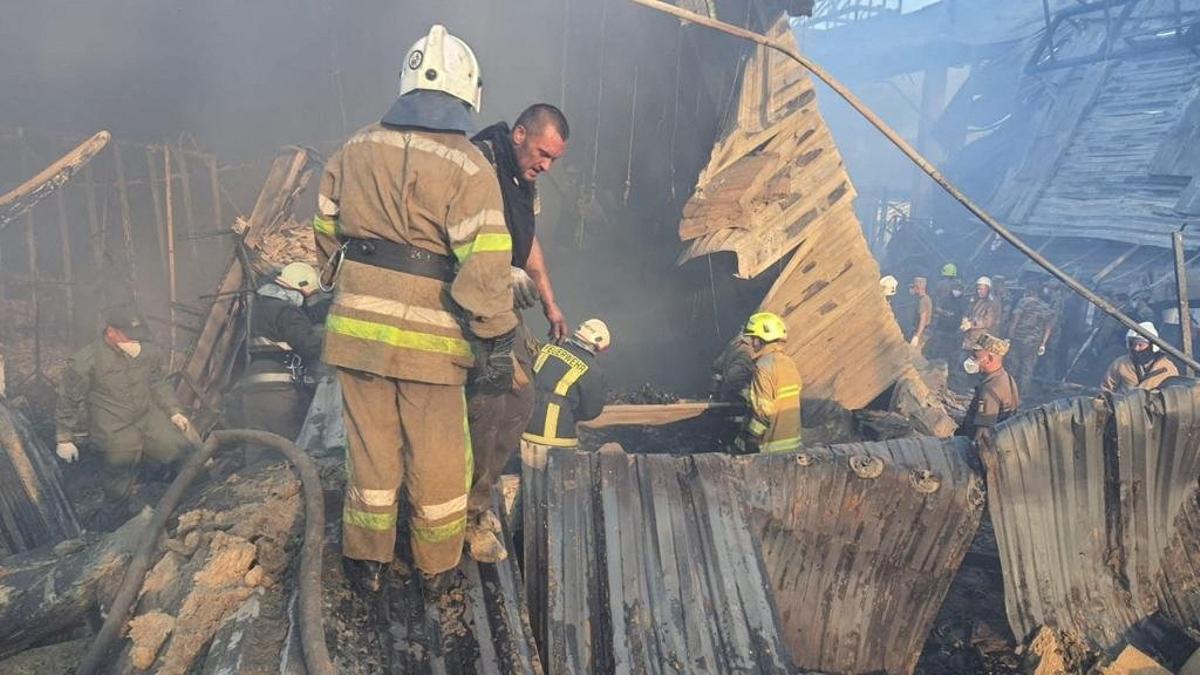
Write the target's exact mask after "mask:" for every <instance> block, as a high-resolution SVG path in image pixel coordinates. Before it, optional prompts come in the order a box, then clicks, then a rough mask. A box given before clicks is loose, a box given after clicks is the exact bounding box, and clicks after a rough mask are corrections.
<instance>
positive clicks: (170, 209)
mask: <svg viewBox="0 0 1200 675" xmlns="http://www.w3.org/2000/svg"><path fill="white" fill-rule="evenodd" d="M163 177H164V178H165V179H166V187H165V192H166V201H165V206H166V213H167V294H168V295H167V297H168V298H169V302H170V303H171V304H170V306H169V312H170V316H171V352H170V354H171V355H170V357H169V360H168V366H167V372H168V373H170V372H174V371H175V345H176V344H178V343H177V342H176V331H175V301H176V297H175V207H174V205H173V203H172V201H171V145H170V144H169V143H166V144H163ZM151 187H152V188H153V187H154V186H153V185H151Z"/></svg>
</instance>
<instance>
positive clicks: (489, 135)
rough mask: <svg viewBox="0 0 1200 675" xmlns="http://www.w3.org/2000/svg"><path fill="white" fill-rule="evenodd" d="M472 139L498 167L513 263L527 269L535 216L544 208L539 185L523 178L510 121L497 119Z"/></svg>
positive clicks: (496, 167)
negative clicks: (515, 153) (538, 188)
mask: <svg viewBox="0 0 1200 675" xmlns="http://www.w3.org/2000/svg"><path fill="white" fill-rule="evenodd" d="M471 142H472V143H474V144H475V147H477V148H479V151H480V152H482V153H483V156H484V157H486V158H487V160H488V161H489V162H491V164H492V167H493V168H494V169H496V178H497V179H499V181H500V194H501V195H502V196H503V197H504V223H505V224H506V225H507V226H508V232H509V234H511V235H512V242H513V250H512V264H513V267H522V268H523V267H525V263H526V262H527V261H528V260H529V252H530V251H531V250H533V237H534V227H535V221H534V218H535V216H537V213H538V211H539V210H540V209H539V202H538V194H537V187H536V186H535V185H534V184H533V183H528V182H526V181H525V179H524V178H522V177H521V169H520V167H519V166H517V158H516V156H515V155H514V154H513V146H512V135H511V131H510V130H509V128H508V125H507V124H505V123H504V122H497V123H495V124H493V125H492V126H490V127H488V128H486V129H484V130H483V131H480V132H479V133H478V134H475V136H473V137H472V138H471Z"/></svg>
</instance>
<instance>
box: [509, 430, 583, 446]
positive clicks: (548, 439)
mask: <svg viewBox="0 0 1200 675" xmlns="http://www.w3.org/2000/svg"><path fill="white" fill-rule="evenodd" d="M521 440H524V441H529V442H530V443H537V444H538V445H549V446H551V447H554V448H574V447H577V446H578V445H579V439H578V438H558V437H555V436H538V435H537V434H531V433H529V432H525V433H523V434H521Z"/></svg>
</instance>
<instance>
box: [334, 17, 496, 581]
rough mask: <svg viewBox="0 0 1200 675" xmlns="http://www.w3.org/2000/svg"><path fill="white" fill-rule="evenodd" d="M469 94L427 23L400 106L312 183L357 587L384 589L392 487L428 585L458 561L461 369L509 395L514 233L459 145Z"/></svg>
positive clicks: (466, 58) (475, 152) (467, 56)
mask: <svg viewBox="0 0 1200 675" xmlns="http://www.w3.org/2000/svg"><path fill="white" fill-rule="evenodd" d="M479 82H480V80H479V64H478V62H477V61H476V59H475V56H474V54H473V53H472V52H471V49H470V47H468V46H467V45H466V43H464V42H463V41H462V40H460V39H458V38H456V37H454V36H453V35H450V34H449V33H447V32H446V29H445V28H443V27H442V26H437V25H435V26H433V27H432V28H431V29H430V31H429V34H428V35H427V36H426V37H424V38H422V39H420V40H418V41H417V43H416V44H414V45H413V47H412V49H411V50H409V53H408V57H407V59H406V61H405V67H404V70H403V71H402V73H401V77H400V91H401V95H400V98H399V99H397V101H396V103H395V104H394V105H393V106H392V108H391V110H389V111H388V113H387V114H386V115H384V117H383V120H382V121H381V122H380V123H378V124H373V125H370V126H368V127H366V128H364V129H362V130H361V131H359V132H358V133H356V134H355V135H354V136H353V137H351V138H350V140H348V141H347V142H346V144H345V145H344V146H342V148H341V150H339V151H338V152H337V153H336V154H334V156H333V157H331V158H330V159H329V161H328V163H327V164H326V165H325V174H324V176H323V177H322V180H321V188H320V194H319V196H318V200H317V207H318V211H319V213H318V215H317V217H316V219H315V220H314V222H313V228H314V230H315V231H316V235H317V244H318V248H319V249H320V252H321V257H322V258H323V259H326V260H328V259H330V258H332V259H333V261H334V263H335V264H336V266H337V272H336V276H335V278H334V282H335V284H336V293H335V295H334V298H333V307H332V308H331V309H330V312H329V316H328V317H327V319H326V322H325V348H324V352H323V358H324V360H325V361H326V362H327V363H329V364H331V365H333V366H336V367H337V373H338V379H339V381H340V383H341V386H342V395H343V401H344V418H345V422H346V440H347V445H348V448H347V458H346V459H347V474H348V480H347V487H346V498H345V503H344V507H343V511H342V555H343V557H344V558H345V566H346V569H347V572H348V574H349V576H350V579H351V581H352V583H354V584H355V585H356V586H357V587H358V588H359V589H360V590H362V591H368V592H376V591H379V590H380V589H381V587H382V585H383V569H384V567H385V565H386V564H387V563H389V562H390V561H391V560H392V558H393V552H394V548H395V542H396V524H397V509H398V505H397V497H398V495H399V491H400V489H401V487H402V486H403V487H404V488H405V491H406V493H407V496H408V502H409V504H410V506H411V509H412V511H411V520H410V525H411V532H412V536H411V541H410V545H411V550H412V556H413V562H414V563H415V565H416V567H417V568H418V569H419V570H420V571H421V572H422V573H423V574H424V576H425V580H426V583H427V584H432V585H433V586H434V587H435V588H436V587H438V586H441V585H442V584H443V583H444V581H445V580H446V579H447V578H448V576H446V575H442V574H441V573H443V572H446V571H449V570H452V569H453V568H455V567H456V566H457V565H458V563H459V560H460V557H461V555H462V549H463V537H464V532H465V529H466V524H467V491H468V489H469V488H470V485H471V475H472V463H473V458H472V449H471V442H470V434H469V432H468V429H467V406H466V399H465V392H464V384H465V382H466V380H467V371H468V369H470V368H472V366H475V367H476V374H475V375H474V376H473V380H474V385H475V386H476V387H477V388H479V389H480V390H481V391H485V392H501V391H507V390H508V389H509V388H511V387H512V375H513V356H512V348H513V333H514V329H515V327H516V325H517V317H516V315H515V313H514V312H513V292H512V288H511V286H510V283H511V280H510V274H509V266H510V262H511V259H512V237H511V236H510V235H509V233H508V230H507V229H506V228H505V224H504V211H503V209H504V204H503V202H502V200H501V197H500V187H499V185H498V184H497V182H496V174H495V172H494V171H493V170H492V167H491V165H490V164H489V163H488V161H487V159H485V158H484V156H483V155H482V154H481V153H480V151H479V149H478V148H476V147H475V146H474V145H472V144H471V141H470V139H469V138H468V136H467V131H468V130H469V129H470V128H471V126H472V121H471V117H470V110H471V109H472V108H474V109H476V110H477V109H478V107H479V100H480V89H479ZM335 255H336V257H335Z"/></svg>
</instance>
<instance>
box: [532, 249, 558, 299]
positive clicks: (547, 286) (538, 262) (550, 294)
mask: <svg viewBox="0 0 1200 675" xmlns="http://www.w3.org/2000/svg"><path fill="white" fill-rule="evenodd" d="M525 271H526V272H527V273H528V274H529V277H530V278H531V279H533V283H534V284H536V285H537V289H538V295H539V296H541V298H542V304H543V305H554V304H555V302H554V287H553V285H551V283H550V270H549V269H548V268H547V267H546V256H545V255H544V254H543V253H542V244H541V242H539V241H538V239H537V237H534V238H533V246H532V247H531V248H530V249H529V257H528V258H527V259H526V260H525Z"/></svg>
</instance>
